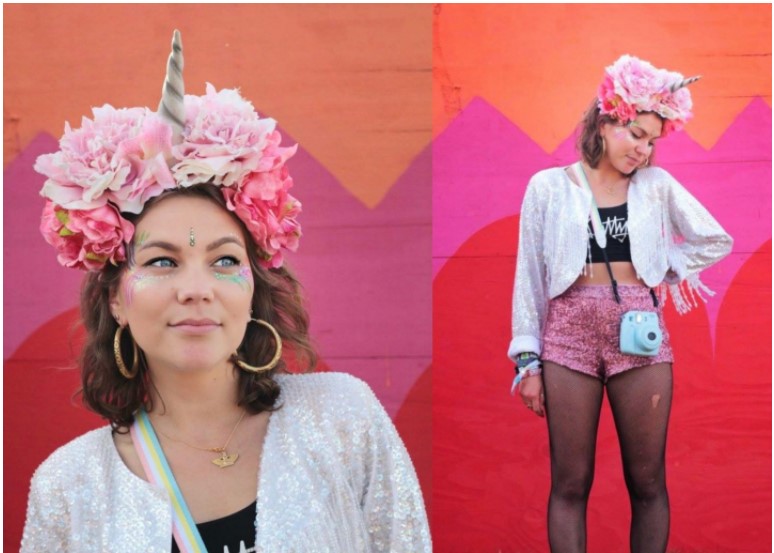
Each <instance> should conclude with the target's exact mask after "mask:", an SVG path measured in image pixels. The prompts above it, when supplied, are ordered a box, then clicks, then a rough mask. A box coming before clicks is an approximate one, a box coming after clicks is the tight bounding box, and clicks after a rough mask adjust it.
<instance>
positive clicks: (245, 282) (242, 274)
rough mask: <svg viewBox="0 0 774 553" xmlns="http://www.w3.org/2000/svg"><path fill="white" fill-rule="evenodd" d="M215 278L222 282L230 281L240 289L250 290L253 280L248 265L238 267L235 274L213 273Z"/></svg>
mask: <svg viewBox="0 0 774 553" xmlns="http://www.w3.org/2000/svg"><path fill="white" fill-rule="evenodd" d="M215 278H217V279H218V280H222V281H224V282H232V283H234V284H236V285H237V286H239V287H240V288H241V289H242V290H250V288H251V287H252V282H253V272H252V271H251V270H250V267H247V266H243V267H240V268H239V272H238V273H236V274H233V275H227V274H223V273H215Z"/></svg>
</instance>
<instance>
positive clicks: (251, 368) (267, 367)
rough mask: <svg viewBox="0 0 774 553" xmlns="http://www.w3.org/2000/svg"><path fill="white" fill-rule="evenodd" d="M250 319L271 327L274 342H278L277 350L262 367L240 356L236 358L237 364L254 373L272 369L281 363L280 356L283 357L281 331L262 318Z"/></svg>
mask: <svg viewBox="0 0 774 553" xmlns="http://www.w3.org/2000/svg"><path fill="white" fill-rule="evenodd" d="M250 321H252V322H254V323H257V324H259V325H262V326H265V327H266V328H268V329H269V331H270V332H271V333H272V335H273V336H274V342H275V343H276V344H277V351H275V352H274V357H272V358H271V361H269V362H268V363H267V364H265V365H264V366H262V367H254V366H252V365H248V364H247V363H245V362H244V361H242V360H241V359H239V357H237V359H236V364H237V365H239V367H240V368H242V369H244V370H246V371H249V372H252V373H259V372H264V371H270V370H272V369H273V368H274V367H276V366H277V363H279V360H280V358H281V357H282V338H280V335H279V332H277V329H276V328H274V327H273V326H271V325H270V324H269V323H267V322H266V321H264V320H262V319H250Z"/></svg>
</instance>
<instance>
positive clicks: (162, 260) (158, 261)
mask: <svg viewBox="0 0 774 553" xmlns="http://www.w3.org/2000/svg"><path fill="white" fill-rule="evenodd" d="M144 267H162V268H168V267H176V264H175V262H174V261H172V260H171V259H170V258H168V257H156V258H153V259H151V260H150V261H148V262H147V263H145V265H144Z"/></svg>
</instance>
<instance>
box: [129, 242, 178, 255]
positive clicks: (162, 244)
mask: <svg viewBox="0 0 774 553" xmlns="http://www.w3.org/2000/svg"><path fill="white" fill-rule="evenodd" d="M148 248H161V249H162V250H169V251H171V252H175V253H179V252H180V248H179V247H178V246H175V245H174V244H172V243H170V242H164V241H163V240H152V241H150V242H145V243H144V244H143V245H142V246H140V249H139V250H138V251H143V250H147V249H148Z"/></svg>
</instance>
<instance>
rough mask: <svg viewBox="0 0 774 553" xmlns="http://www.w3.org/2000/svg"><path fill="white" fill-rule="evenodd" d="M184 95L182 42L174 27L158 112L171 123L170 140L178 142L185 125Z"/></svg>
mask: <svg viewBox="0 0 774 553" xmlns="http://www.w3.org/2000/svg"><path fill="white" fill-rule="evenodd" d="M184 96H185V88H184V86H183V43H182V41H181V40H180V31H178V30H177V29H175V33H174V35H172V52H170V54H169V59H168V60H167V76H166V78H165V79H164V86H163V87H162V88H161V102H159V114H160V115H161V116H162V117H163V118H164V119H166V120H167V121H169V122H170V123H171V124H172V142H174V143H177V142H179V138H180V135H181V134H182V132H183V127H185V108H184V106H183V98H184Z"/></svg>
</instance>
